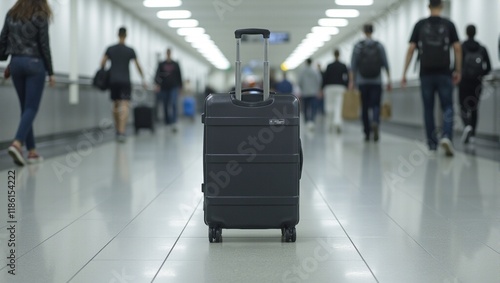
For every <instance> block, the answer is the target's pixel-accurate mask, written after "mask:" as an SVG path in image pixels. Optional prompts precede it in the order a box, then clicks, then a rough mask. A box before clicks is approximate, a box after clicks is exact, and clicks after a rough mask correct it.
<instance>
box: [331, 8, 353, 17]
mask: <svg viewBox="0 0 500 283" xmlns="http://www.w3.org/2000/svg"><path fill="white" fill-rule="evenodd" d="M325 14H326V16H327V17H330V18H357V17H359V11H358V10H356V9H329V10H326V12H325Z"/></svg>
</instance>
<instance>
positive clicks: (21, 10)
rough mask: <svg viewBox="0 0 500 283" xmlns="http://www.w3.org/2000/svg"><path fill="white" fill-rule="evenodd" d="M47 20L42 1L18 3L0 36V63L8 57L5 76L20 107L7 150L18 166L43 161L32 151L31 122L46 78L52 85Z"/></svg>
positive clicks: (48, 13)
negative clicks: (9, 79)
mask: <svg viewBox="0 0 500 283" xmlns="http://www.w3.org/2000/svg"><path fill="white" fill-rule="evenodd" d="M51 18H52V11H51V9H50V7H49V4H48V3H47V1H46V0H39V1H28V0H18V1H17V2H16V4H14V6H13V7H12V8H11V9H10V10H9V11H8V12H7V16H6V18H5V24H4V26H3V29H2V33H1V34H0V60H7V59H8V57H9V55H10V56H11V61H10V64H9V66H8V67H7V72H6V73H5V75H6V76H7V77H9V76H11V77H12V82H13V84H14V87H15V89H16V92H17V96H18V98H19V103H20V105H21V121H20V122H19V126H18V128H17V132H16V136H15V138H14V141H13V142H12V144H11V146H9V148H8V153H9V155H10V156H11V157H12V159H13V160H14V163H16V164H17V165H20V166H23V165H25V164H26V163H38V162H41V161H42V160H43V158H42V157H41V156H40V155H38V153H37V151H36V146H35V136H34V133H33V122H34V120H35V117H36V114H37V113H38V108H39V106H40V102H41V100H42V94H43V89H44V86H45V78H46V76H47V75H48V76H49V84H50V86H54V85H55V80H54V71H53V68H52V56H51V52H50V42H49V21H50V19H51ZM28 31H29V32H28ZM9 72H10V73H9ZM4 122H6V121H4ZM23 145H25V146H26V149H27V150H28V156H27V159H25V158H24V156H23V153H22V146H23Z"/></svg>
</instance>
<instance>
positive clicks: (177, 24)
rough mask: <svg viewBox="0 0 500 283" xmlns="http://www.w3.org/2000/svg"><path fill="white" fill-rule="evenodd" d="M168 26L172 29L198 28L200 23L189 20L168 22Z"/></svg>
mask: <svg viewBox="0 0 500 283" xmlns="http://www.w3.org/2000/svg"><path fill="white" fill-rule="evenodd" d="M168 26H169V27H171V28H194V27H197V26H198V21H197V20H193V19H189V20H170V21H168Z"/></svg>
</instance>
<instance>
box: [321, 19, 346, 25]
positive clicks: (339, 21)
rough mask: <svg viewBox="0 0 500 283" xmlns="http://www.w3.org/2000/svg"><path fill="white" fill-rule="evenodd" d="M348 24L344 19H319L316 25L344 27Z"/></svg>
mask: <svg viewBox="0 0 500 283" xmlns="http://www.w3.org/2000/svg"><path fill="white" fill-rule="evenodd" d="M348 24H349V21H348V20H346V19H319V21H318V25H320V26H322V27H345V26H347V25H348Z"/></svg>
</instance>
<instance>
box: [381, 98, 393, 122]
mask: <svg viewBox="0 0 500 283" xmlns="http://www.w3.org/2000/svg"><path fill="white" fill-rule="evenodd" d="M391 116H392V94H391V93H388V94H387V95H385V99H384V101H383V103H382V108H381V109H380V118H382V120H389V119H391Z"/></svg>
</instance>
